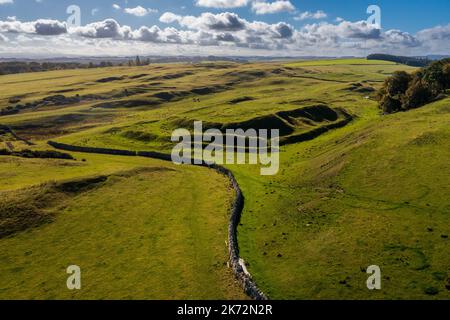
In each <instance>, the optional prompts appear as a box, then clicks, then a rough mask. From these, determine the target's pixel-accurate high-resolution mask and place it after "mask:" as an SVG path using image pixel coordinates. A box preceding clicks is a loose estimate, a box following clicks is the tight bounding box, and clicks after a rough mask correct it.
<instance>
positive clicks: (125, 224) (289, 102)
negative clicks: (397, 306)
mask: <svg viewBox="0 0 450 320" xmlns="http://www.w3.org/2000/svg"><path fill="white" fill-rule="evenodd" d="M396 70H405V71H413V70H414V68H411V67H406V66H401V65H396V64H393V63H389V62H384V61H367V60H362V59H344V60H327V61H301V62H295V63H281V62H280V63H248V64H235V63H228V62H227V63H220V62H218V63H212V64H211V63H202V64H196V65H194V64H167V65H151V66H148V67H132V68H130V67H115V68H104V69H88V70H65V71H52V72H44V73H33V74H20V75H8V76H1V77H0V86H1V87H2V88H3V89H4V90H2V92H1V93H0V110H1V109H5V108H6V107H8V106H11V105H16V104H22V105H24V106H25V107H23V108H21V109H20V110H19V112H18V113H16V114H11V115H4V116H0V124H3V125H8V126H9V127H10V128H11V129H13V130H14V132H15V133H16V134H17V135H19V136H20V137H23V138H26V139H30V140H31V141H32V142H34V143H35V145H34V146H32V147H31V148H36V149H46V150H47V149H49V148H50V147H48V146H47V145H46V141H47V140H48V139H53V140H56V141H59V142H64V143H71V144H75V145H80V146H93V147H109V148H119V149H132V150H156V151H163V152H170V150H171V148H172V146H173V144H172V143H171V142H170V135H171V133H172V131H173V130H174V129H176V128H180V127H186V128H190V127H191V126H192V122H193V121H194V120H202V121H203V122H204V123H205V124H206V125H207V126H211V127H217V128H222V129H225V128H238V127H245V126H250V127H256V128H258V127H261V128H264V127H267V126H274V127H276V128H279V129H280V130H281V132H282V135H283V137H290V136H293V135H297V134H302V133H307V132H310V131H311V130H315V129H317V128H320V127H322V126H326V125H329V124H333V123H335V122H337V121H340V120H342V118H343V115H344V114H348V115H351V116H352V118H353V120H352V121H351V122H350V123H349V124H347V125H346V126H344V127H342V128H340V129H335V130H331V131H328V132H326V133H324V134H322V135H320V136H319V137H316V138H315V139H313V140H311V141H306V142H302V143H295V144H294V143H290V144H288V145H286V146H283V147H282V150H281V154H280V159H281V165H280V172H279V174H278V175H276V176H271V177H263V176H260V175H259V166H245V165H244V166H242V165H241V166H229V168H230V169H232V171H233V172H234V173H235V175H236V178H237V179H238V181H239V184H240V185H241V188H242V190H243V191H244V195H245V198H246V202H245V208H244V212H243V218H242V221H241V222H242V224H241V225H240V227H239V235H238V237H239V244H240V249H241V256H242V257H243V258H244V259H245V260H246V263H247V267H248V269H249V271H250V272H251V273H252V275H253V277H254V279H255V281H256V283H257V284H258V285H259V286H260V287H261V289H262V290H263V291H264V292H266V293H267V294H268V295H269V296H270V297H271V298H278V299H289V298H298V299H328V298H337V299H346V298H348V299H367V298H370V299H371V298H375V299H379V298H380V299H381V298H395V299H416V298H434V299H447V298H448V297H449V291H448V290H447V289H446V288H445V282H446V280H447V278H448V276H449V273H450V269H449V268H450V267H449V266H450V258H449V256H448V254H446V248H448V235H449V233H450V227H449V226H450V224H449V212H450V200H449V198H448V193H449V191H450V190H449V186H448V174H447V173H448V172H450V167H449V164H448V157H449V155H450V154H449V153H450V151H449V150H450V148H449V147H450V139H449V138H450V131H449V130H450V129H449V128H450V127H449V123H450V107H449V106H450V100H449V99H448V98H447V99H444V100H440V101H438V102H435V103H433V104H431V105H428V106H425V107H423V108H421V109H417V110H414V111H410V112H406V113H401V114H395V115H390V116H382V115H380V112H379V110H378V108H377V102H376V101H375V100H374V95H375V93H374V90H376V89H378V88H379V87H380V85H381V83H382V81H383V80H384V79H385V77H387V76H388V75H390V74H391V73H393V72H394V71H396ZM56 95H63V97H58V98H55V97H54V96H56ZM52 96H53V98H52V99H46V98H48V97H52ZM71 98H72V99H75V100H70V99H71ZM16 100H19V101H20V102H17V103H16V102H15V103H11V101H16ZM27 104H28V106H27ZM305 111H307V112H305ZM0 137H1V139H0V149H1V148H6V147H8V148H11V147H12V148H14V149H22V148H25V147H27V148H30V147H29V146H26V145H24V142H23V141H18V140H17V139H15V138H14V137H12V136H11V135H10V134H6V133H5V134H3V135H0ZM73 155H74V157H75V158H76V161H70V160H43V159H24V158H18V157H4V156H0V177H1V181H2V182H5V183H2V184H1V186H0V190H1V191H0V199H1V201H0V217H1V224H0V226H1V227H2V231H3V230H10V229H11V228H13V227H15V228H16V229H17V227H18V226H20V228H19V229H17V230H16V231H15V232H13V233H11V234H8V235H6V236H4V237H2V238H1V239H0V246H1V247H2V250H1V251H0V252H1V253H0V274H1V276H0V298H2V297H3V298H5V297H9V298H88V299H91V298H136V299H139V298H141V299H168V298H189V299H190V298H193V299H194V298H199V299H203V298H208V299H215V298H235V299H241V298H245V295H244V294H243V293H242V291H241V289H240V288H239V287H238V286H237V285H236V283H235V281H234V279H233V276H232V274H231V271H230V269H228V268H227V266H226V260H227V251H226V246H225V239H226V229H227V223H228V216H227V215H228V208H229V204H230V201H231V199H232V197H233V193H232V189H231V188H230V187H229V186H228V181H227V180H226V179H225V177H222V176H220V175H218V174H215V173H211V172H210V171H208V170H206V169H202V168H191V167H187V166H182V167H179V166H174V165H172V164H170V163H163V162H159V161H156V160H151V159H141V158H127V157H110V156H100V155H87V154H77V153H73ZM83 159H84V160H85V161H82V160H83ZM100 175H102V176H105V177H106V180H104V181H101V182H100V183H94V184H92V183H87V186H85V184H86V183H82V184H81V185H82V186H83V187H82V188H80V189H78V188H76V190H75V191H71V192H67V191H64V190H65V189H64V188H62V187H61V185H64V184H65V183H69V185H71V183H72V184H73V183H74V182H76V181H80V180H81V181H85V182H86V179H87V178H88V177H95V176H100ZM88 181H89V179H88ZM75 185H79V183H75ZM44 200H45V201H44ZM47 200H48V201H47ZM43 202H44V203H45V206H44V205H43ZM14 208H15V209H14ZM11 212H13V214H11ZM23 212H28V213H29V215H28V216H27V215H24V214H21V213H23ZM31 218H33V219H34V220H33V219H31ZM8 228H9V229H8ZM13 229H14V228H13ZM447 251H448V250H447ZM69 264H79V265H80V266H81V267H82V270H85V271H84V272H85V273H84V275H83V277H84V278H83V279H84V280H83V281H84V282H83V283H84V284H85V286H86V287H85V289H84V290H82V291H80V292H77V293H73V292H70V291H68V290H67V289H66V288H65V279H66V277H67V275H66V274H65V268H66V267H67V266H68V265H69ZM372 264H377V265H379V266H380V267H381V269H382V275H383V280H382V288H383V289H382V290H381V291H377V292H372V291H369V290H367V288H366V286H365V281H366V279H367V276H368V275H367V274H366V273H365V268H366V267H367V266H369V265H372ZM434 289H435V290H434ZM436 291H437V292H436ZM427 292H428V293H427ZM430 292H434V293H435V294H434V295H430V294H429V293H430Z"/></svg>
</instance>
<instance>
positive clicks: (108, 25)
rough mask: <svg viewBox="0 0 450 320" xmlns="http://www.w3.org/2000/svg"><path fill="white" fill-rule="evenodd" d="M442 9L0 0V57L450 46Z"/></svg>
mask: <svg viewBox="0 0 450 320" xmlns="http://www.w3.org/2000/svg"><path fill="white" fill-rule="evenodd" d="M373 5H375V6H377V7H376V8H373ZM74 6H75V7H74ZM369 6H372V7H371V10H369V11H370V12H368V8H369ZM68 9H70V10H69V12H68ZM449 12H450V1H448V0H428V1H425V0H409V1H406V0H396V1H393V0H379V1H375V0H370V1H366V0H340V1H337V0H290V1H289V0H128V1H125V0H113V1H106V0H0V57H54V56H127V55H136V54H139V55H242V56H245V55H260V56H350V55H354V56H364V55H367V54H369V53H374V52H377V53H390V54H402V55H427V54H449V53H450V41H449V40H450V19H449V16H450V15H449Z"/></svg>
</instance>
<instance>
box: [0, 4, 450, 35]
mask: <svg viewBox="0 0 450 320" xmlns="http://www.w3.org/2000/svg"><path fill="white" fill-rule="evenodd" d="M0 2H1V1H0ZM126 2H128V4H126ZM291 2H292V4H293V5H294V6H295V7H296V8H297V10H298V11H301V12H304V11H309V12H315V11H317V10H322V11H324V12H325V13H327V14H328V18H327V19H325V20H330V21H331V20H333V19H335V18H336V17H341V18H344V19H346V20H349V21H357V20H365V19H366V18H367V14H366V9H367V7H368V6H369V5H371V4H376V5H378V6H380V8H381V10H382V24H383V27H384V28H388V29H393V28H395V29H400V30H403V31H407V32H410V33H413V32H417V31H419V30H421V29H425V28H428V27H432V26H435V25H443V24H447V23H449V12H450V1H449V0H428V1H427V0H409V1H407V0H378V1H375V0H369V1H366V0H293V1H291ZM113 3H117V4H119V5H120V6H122V7H123V8H125V7H129V8H133V7H136V6H142V7H144V8H154V9H157V10H158V11H159V13H153V14H149V15H147V16H145V17H140V18H136V17H134V16H131V15H129V14H125V13H124V12H123V11H118V10H115V9H113V8H112V4H113ZM71 4H76V5H78V6H80V8H81V10H82V23H83V24H84V23H90V22H93V21H97V20H99V19H106V18H114V19H117V20H118V21H119V22H121V23H122V24H127V25H130V26H133V27H139V26H141V25H143V24H145V25H153V24H157V23H158V19H159V16H160V14H161V13H163V12H166V11H171V12H174V13H177V14H183V15H198V14H200V13H202V12H204V11H206V10H207V11H210V12H222V11H232V12H236V13H237V14H239V16H241V17H243V18H245V19H248V20H262V21H266V22H270V23H275V22H278V21H287V22H289V23H291V24H292V25H294V26H301V25H303V24H305V23H308V21H295V20H294V19H293V16H294V14H292V13H286V12H284V13H279V14H270V15H264V16H261V15H256V14H255V13H254V12H252V10H251V9H250V8H249V7H248V6H247V7H242V8H231V9H214V8H202V7H198V6H196V5H195V4H194V1H193V0H128V1H123V0H118V1H106V0H42V2H41V3H38V2H36V1H35V0H14V3H13V4H8V5H3V6H0V19H1V18H3V19H5V18H7V17H8V16H16V17H17V18H18V19H20V20H24V21H25V20H35V19H38V18H51V19H59V20H65V18H66V17H67V15H66V13H65V11H66V8H67V7H68V6H69V5H71ZM182 7H183V9H182ZM94 9H98V12H97V13H96V14H95V15H92V14H91V13H92V10H94Z"/></svg>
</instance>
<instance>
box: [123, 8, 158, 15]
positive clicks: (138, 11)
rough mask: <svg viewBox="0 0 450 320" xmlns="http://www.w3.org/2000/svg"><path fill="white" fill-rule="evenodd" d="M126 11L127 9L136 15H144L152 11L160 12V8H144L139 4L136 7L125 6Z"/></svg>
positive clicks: (129, 12)
mask: <svg viewBox="0 0 450 320" xmlns="http://www.w3.org/2000/svg"><path fill="white" fill-rule="evenodd" d="M119 9H120V7H119ZM124 11H125V13H128V14H131V15H133V16H136V17H144V16H146V15H148V14H150V13H156V12H158V10H156V9H150V8H144V7H141V6H137V7H135V8H125V9H124Z"/></svg>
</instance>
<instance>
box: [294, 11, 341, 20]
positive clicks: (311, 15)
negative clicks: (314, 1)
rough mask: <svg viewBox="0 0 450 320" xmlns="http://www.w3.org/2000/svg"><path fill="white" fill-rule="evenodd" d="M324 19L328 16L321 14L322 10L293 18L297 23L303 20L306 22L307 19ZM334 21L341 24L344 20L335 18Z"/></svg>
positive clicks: (304, 13) (303, 13) (307, 12)
mask: <svg viewBox="0 0 450 320" xmlns="http://www.w3.org/2000/svg"><path fill="white" fill-rule="evenodd" d="M326 17H328V15H327V14H326V13H325V12H323V11H322V10H319V11H316V12H309V11H305V12H302V13H300V14H299V15H298V16H297V17H294V19H295V20H298V21H303V20H307V19H311V20H313V19H315V20H319V19H324V18H326ZM336 21H337V22H342V21H344V19H342V18H336Z"/></svg>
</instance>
